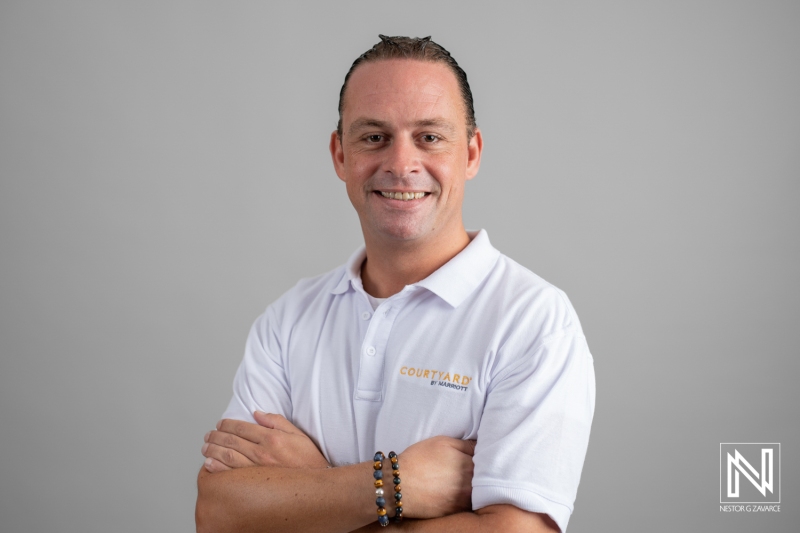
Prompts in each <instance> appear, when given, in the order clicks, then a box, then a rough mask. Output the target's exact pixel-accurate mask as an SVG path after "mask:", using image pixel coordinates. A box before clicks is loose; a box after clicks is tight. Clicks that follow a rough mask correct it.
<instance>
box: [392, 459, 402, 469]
mask: <svg viewBox="0 0 800 533" xmlns="http://www.w3.org/2000/svg"><path fill="white" fill-rule="evenodd" d="M392 470H400V461H397V462H396V463H392Z"/></svg>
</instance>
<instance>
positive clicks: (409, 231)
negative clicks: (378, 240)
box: [375, 224, 430, 241]
mask: <svg viewBox="0 0 800 533" xmlns="http://www.w3.org/2000/svg"><path fill="white" fill-rule="evenodd" d="M375 233H376V234H377V235H381V236H382V237H384V238H386V239H390V240H395V241H413V240H416V239H419V238H420V237H422V236H423V235H426V234H428V233H430V231H425V229H424V228H420V227H419V226H417V225H412V224H392V225H383V226H379V227H378V228H376V231H375Z"/></svg>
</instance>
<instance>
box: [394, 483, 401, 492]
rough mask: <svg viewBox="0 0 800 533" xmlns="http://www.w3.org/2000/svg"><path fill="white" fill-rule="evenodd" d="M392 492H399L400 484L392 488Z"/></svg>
mask: <svg viewBox="0 0 800 533" xmlns="http://www.w3.org/2000/svg"><path fill="white" fill-rule="evenodd" d="M394 491H395V492H400V483H398V484H397V485H395V486H394Z"/></svg>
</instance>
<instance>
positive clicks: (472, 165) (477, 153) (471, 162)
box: [467, 128, 483, 180]
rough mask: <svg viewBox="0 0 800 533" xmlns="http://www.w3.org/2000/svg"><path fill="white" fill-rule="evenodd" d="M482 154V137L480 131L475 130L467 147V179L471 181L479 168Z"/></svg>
mask: <svg viewBox="0 0 800 533" xmlns="http://www.w3.org/2000/svg"><path fill="white" fill-rule="evenodd" d="M482 152H483V136H482V135H481V130H480V129H478V128H475V134H474V135H473V136H472V139H470V140H469V145H467V179H468V180H471V179H472V178H474V177H475V175H476V174H477V173H478V169H479V168H480V167H481V153H482Z"/></svg>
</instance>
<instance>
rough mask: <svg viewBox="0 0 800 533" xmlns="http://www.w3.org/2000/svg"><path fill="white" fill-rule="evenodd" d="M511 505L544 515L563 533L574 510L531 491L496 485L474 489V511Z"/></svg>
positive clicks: (479, 486) (480, 486)
mask: <svg viewBox="0 0 800 533" xmlns="http://www.w3.org/2000/svg"><path fill="white" fill-rule="evenodd" d="M503 503H506V504H510V505H513V506H515V507H518V508H520V509H522V510H524V511H530V512H532V513H544V514H547V515H550V518H552V519H553V521H555V523H556V524H558V527H559V528H561V532H562V533H565V532H566V531H567V523H568V522H569V517H570V515H571V514H572V509H570V508H569V507H567V506H566V505H563V504H561V503H557V502H554V501H552V500H548V499H547V498H545V497H544V496H540V495H539V494H537V493H535V492H531V491H529V490H524V489H518V488H512V487H498V486H495V485H477V486H473V487H472V510H473V511H474V510H477V509H481V508H483V507H487V506H489V505H498V504H503Z"/></svg>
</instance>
